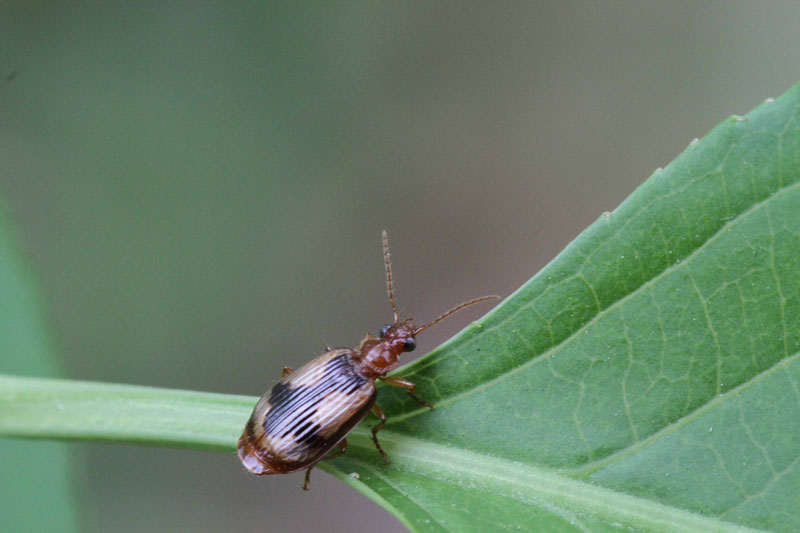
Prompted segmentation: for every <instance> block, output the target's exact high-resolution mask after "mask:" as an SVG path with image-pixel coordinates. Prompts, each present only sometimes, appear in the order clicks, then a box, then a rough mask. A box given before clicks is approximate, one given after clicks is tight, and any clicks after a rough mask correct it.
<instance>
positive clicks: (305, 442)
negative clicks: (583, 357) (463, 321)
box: [238, 231, 498, 490]
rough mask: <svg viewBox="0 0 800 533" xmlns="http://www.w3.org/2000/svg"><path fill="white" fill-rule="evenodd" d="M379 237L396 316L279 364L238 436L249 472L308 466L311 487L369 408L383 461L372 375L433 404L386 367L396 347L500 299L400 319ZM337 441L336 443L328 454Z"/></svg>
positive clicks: (392, 364)
mask: <svg viewBox="0 0 800 533" xmlns="http://www.w3.org/2000/svg"><path fill="white" fill-rule="evenodd" d="M382 237H383V259H384V268H385V270H386V289H387V293H388V296H389V303H390V304H391V305H392V311H393V313H394V320H393V322H392V323H391V324H388V325H385V326H383V327H382V328H381V329H380V333H379V336H378V337H374V336H372V335H370V334H369V333H367V334H366V336H365V337H364V338H363V339H362V340H361V342H360V343H359V344H358V346H357V347H355V348H328V351H327V352H325V353H323V354H322V355H320V356H318V357H317V358H315V359H312V360H311V361H310V362H309V363H307V364H306V365H304V366H302V367H301V368H299V369H298V370H296V371H293V370H292V369H291V368H289V367H284V369H283V373H282V374H281V380H280V381H278V382H277V383H276V384H275V385H274V386H273V387H272V389H270V390H269V391H267V392H266V393H265V394H264V396H262V397H261V399H260V400H259V401H258V403H257V404H256V406H255V408H254V409H253V413H252V414H251V415H250V419H249V420H248V421H247V424H246V425H245V428H244V431H243V432H242V436H241V437H240V438H239V442H238V453H239V459H241V461H242V464H243V465H244V466H245V468H247V469H248V470H249V471H250V472H252V473H254V474H257V475H263V474H288V473H291V472H297V471H299V470H303V469H306V475H305V481H304V483H303V490H308V482H309V476H310V474H311V469H312V468H314V465H316V463H317V462H319V461H321V460H322V459H324V458H326V456H327V458H328V459H330V458H333V457H338V456H339V455H341V454H343V453H345V451H346V450H347V439H346V437H347V434H348V433H350V431H351V430H352V429H353V428H354V427H355V426H356V425H357V424H358V423H359V422H360V421H361V420H362V419H363V418H364V417H365V416H366V415H367V413H368V412H370V411H371V412H372V413H373V414H374V415H375V416H377V417H378V419H379V422H378V423H377V424H376V425H375V426H374V427H373V428H372V430H371V431H372V441H373V442H374V443H375V447H376V448H377V449H378V452H379V453H380V454H381V457H382V458H383V461H384V462H385V463H387V464H388V462H389V461H388V457H387V455H386V452H385V451H384V450H383V448H382V447H381V445H380V443H379V442H378V431H380V429H381V428H382V427H383V425H384V424H385V423H386V415H385V414H384V412H383V411H382V410H381V408H380V407H379V406H378V404H377V403H375V399H376V397H377V389H376V387H375V380H376V379H379V380H381V381H383V382H384V383H385V384H387V385H390V386H392V387H401V388H404V389H406V392H407V393H408V395H409V396H410V397H411V398H413V399H414V400H416V401H417V402H419V403H420V404H421V405H424V406H426V407H428V408H430V409H433V404H431V403H429V402H426V401H425V400H423V399H421V398H419V397H418V396H417V395H416V394H414V391H415V390H416V386H415V385H414V384H413V383H412V382H410V381H408V380H406V379H403V378H400V377H396V376H387V375H386V374H387V373H389V372H390V371H392V370H394V369H395V368H396V367H397V366H398V365H399V364H400V362H399V360H398V356H399V355H400V354H401V353H404V352H411V351H413V350H414V348H416V346H417V341H416V336H417V335H419V334H420V333H421V332H423V331H424V330H426V329H428V328H429V327H431V326H433V325H435V324H438V323H439V322H441V321H442V320H444V319H445V318H447V317H449V316H450V315H452V314H453V313H456V312H457V311H460V310H462V309H464V308H465V307H468V306H470V305H473V304H476V303H479V302H484V301H487V300H495V299H497V298H498V296H484V297H481V298H475V299H473V300H469V301H467V302H464V303H462V304H461V305H458V306H456V307H454V308H452V309H450V310H449V311H447V312H445V313H444V314H442V315H440V316H439V317H437V318H435V319H434V320H432V321H431V322H429V323H427V324H425V325H424V326H419V327H417V326H415V325H414V323H413V319H411V318H409V319H406V320H403V321H400V316H399V314H398V312H397V305H396V304H395V301H394V293H393V287H392V265H391V261H390V254H389V238H388V236H387V234H386V231H384V232H383V235H382ZM337 446H338V450H337V451H336V452H334V453H330V454H329V452H331V450H333V448H334V447H337Z"/></svg>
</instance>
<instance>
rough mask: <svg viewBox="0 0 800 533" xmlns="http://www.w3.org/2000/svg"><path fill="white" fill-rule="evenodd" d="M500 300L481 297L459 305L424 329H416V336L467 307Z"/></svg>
mask: <svg viewBox="0 0 800 533" xmlns="http://www.w3.org/2000/svg"><path fill="white" fill-rule="evenodd" d="M499 298H500V297H499V296H496V295H491V296H481V297H480V298H475V299H474V300H469V301H467V302H464V303H463V304H460V305H457V306H455V307H453V308H452V309H450V310H448V311H445V313H443V314H442V315H440V316H438V317H437V318H434V319H433V320H432V321H431V322H429V323H427V324H425V325H424V326H422V327H419V328H417V329H415V330H414V335H415V336H416V335H418V334H420V333H421V332H423V331H425V330H426V329H428V328H429V327H431V326H435V325H436V324H438V323H439V322H441V321H442V320H444V319H445V318H447V317H449V316H450V315H452V314H454V313H457V312H459V311H461V310H462V309H464V308H465V307H469V306H470V305H473V304H477V303H480V302H486V301H488V300H497V299H499Z"/></svg>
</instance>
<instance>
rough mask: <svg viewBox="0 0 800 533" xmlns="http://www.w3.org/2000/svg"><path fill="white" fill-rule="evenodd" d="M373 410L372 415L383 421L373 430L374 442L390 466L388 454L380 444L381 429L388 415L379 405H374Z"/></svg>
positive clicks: (384, 460)
mask: <svg viewBox="0 0 800 533" xmlns="http://www.w3.org/2000/svg"><path fill="white" fill-rule="evenodd" d="M371 410H372V414H374V415H375V416H377V417H378V418H380V419H381V421H380V422H378V423H377V424H376V425H375V427H373V428H372V442H374V443H375V447H376V448H378V451H379V452H380V453H381V457H383V462H384V463H386V464H387V465H388V464H389V459H388V456H387V455H386V452H385V451H383V448H381V445H380V444H378V431H380V429H381V428H382V427H383V425H384V424H385V423H386V415H385V414H384V413H383V410H381V408H380V407H378V404H377V403H373V404H372V409H371Z"/></svg>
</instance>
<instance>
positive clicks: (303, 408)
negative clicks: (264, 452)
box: [264, 353, 367, 442]
mask: <svg viewBox="0 0 800 533" xmlns="http://www.w3.org/2000/svg"><path fill="white" fill-rule="evenodd" d="M290 382H291V380H289V382H286V383H284V382H279V383H277V384H276V385H275V386H274V387H273V388H272V390H271V391H270V398H269V403H270V405H271V408H270V410H269V412H268V413H267V416H266V418H265V420H264V431H265V432H266V433H267V435H270V434H272V433H274V429H275V428H277V427H278V426H280V425H281V424H282V423H283V422H285V421H286V420H287V419H289V418H291V419H293V420H292V422H293V423H292V424H290V427H288V428H286V429H285V430H284V431H283V432H282V435H280V436H281V437H286V436H288V435H291V434H294V435H297V436H300V435H302V434H303V433H305V432H304V431H300V430H299V429H298V428H299V427H300V426H301V425H303V424H304V423H306V422H308V421H309V419H310V418H311V417H312V416H313V415H314V413H316V411H317V408H318V407H319V405H320V403H322V402H323V401H324V400H325V398H326V397H327V396H328V395H329V394H330V393H332V392H343V393H345V394H353V393H354V392H355V391H357V390H358V389H359V388H360V387H361V386H363V385H364V383H366V382H367V378H365V377H364V376H362V375H360V374H358V373H356V372H355V370H354V368H353V363H352V361H351V360H350V356H349V354H347V353H344V354H342V355H338V356H336V357H334V358H332V359H331V360H329V361H328V362H327V363H326V364H325V370H324V372H323V375H322V379H320V380H319V381H318V382H317V383H316V384H314V385H311V386H302V387H298V388H292V386H291V384H290ZM305 429H308V428H305ZM319 429H321V428H319ZM316 431H318V429H316V430H315V431H313V432H311V433H307V434H305V435H304V436H303V437H302V439H300V442H307V441H309V439H313V438H314V436H315V433H316ZM309 442H310V441H309Z"/></svg>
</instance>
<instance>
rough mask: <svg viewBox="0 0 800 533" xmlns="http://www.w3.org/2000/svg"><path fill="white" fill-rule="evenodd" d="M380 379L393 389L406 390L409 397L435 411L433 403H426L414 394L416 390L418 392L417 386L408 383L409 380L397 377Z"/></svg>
mask: <svg viewBox="0 0 800 533" xmlns="http://www.w3.org/2000/svg"><path fill="white" fill-rule="evenodd" d="M378 379H380V380H381V381H383V382H384V383H386V384H387V385H390V386H392V387H402V388H404V389H406V392H407V393H408V395H409V396H411V397H412V398H414V399H415V400H416V401H417V402H418V403H420V404H422V405H424V406H425V407H427V408H429V409H433V404H432V403H430V402H426V401H425V400H423V399H422V398H420V397H419V396H417V395H416V394H414V390H416V388H417V386H416V385H414V384H413V383H411V382H410V381H408V380H407V379H403V378H398V377H395V376H389V377H388V378H378Z"/></svg>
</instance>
